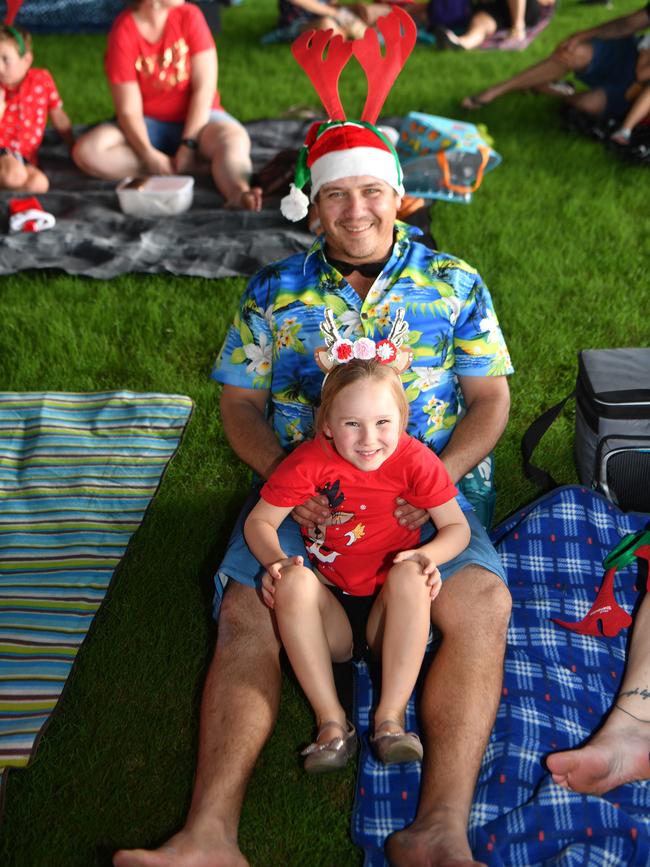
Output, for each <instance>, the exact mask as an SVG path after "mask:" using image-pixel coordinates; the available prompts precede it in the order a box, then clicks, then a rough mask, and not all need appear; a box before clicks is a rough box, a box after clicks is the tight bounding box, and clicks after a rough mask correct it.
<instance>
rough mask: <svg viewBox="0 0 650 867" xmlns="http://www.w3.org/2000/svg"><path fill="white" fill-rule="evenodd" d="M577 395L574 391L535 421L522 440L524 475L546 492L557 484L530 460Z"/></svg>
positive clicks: (547, 473) (548, 474)
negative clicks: (545, 435) (551, 427)
mask: <svg viewBox="0 0 650 867" xmlns="http://www.w3.org/2000/svg"><path fill="white" fill-rule="evenodd" d="M575 395H576V392H575V389H574V390H573V391H572V392H571V394H568V395H567V396H566V397H565V398H563V399H562V400H561V401H560V402H559V403H556V404H555V406H552V407H550V408H549V409H547V410H545V411H544V412H543V413H542V414H541V415H540V416H538V417H537V418H536V419H535V421H534V422H532V424H531V425H530V426H529V428H528V430H527V431H526V433H525V434H524V435H523V437H522V438H521V455H522V457H523V459H524V474H525V476H526V478H527V479H530V480H531V482H535V484H536V485H539V486H540V488H542V489H543V490H544V491H550V490H552V489H553V488H557V482H556V481H555V479H554V478H553V476H552V475H551V474H550V473H549V472H547V471H546V470H543V469H541V467H536V466H535V465H534V464H532V463H531V460H530V459H531V458H532V456H533V452H534V451H535V449H536V448H537V445H538V443H539V441H540V440H541V438H542V437H543V436H544V434H545V433H546V431H547V430H548V429H549V428H550V426H551V425H552V424H553V422H554V421H555V419H556V418H557V417H558V416H559V414H560V413H561V412H562V410H563V409H564V407H565V404H566V403H567V401H569V400H571V398H572V397H575Z"/></svg>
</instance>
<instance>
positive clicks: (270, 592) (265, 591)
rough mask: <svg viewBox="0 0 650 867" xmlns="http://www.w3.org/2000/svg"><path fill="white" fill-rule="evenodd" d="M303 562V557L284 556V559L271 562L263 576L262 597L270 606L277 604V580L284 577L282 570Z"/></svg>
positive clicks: (300, 564)
mask: <svg viewBox="0 0 650 867" xmlns="http://www.w3.org/2000/svg"><path fill="white" fill-rule="evenodd" d="M303 562H304V560H303V558H302V557H297V556H296V557H284V558H283V559H282V560H276V561H275V563H269V565H268V566H267V567H266V572H265V573H264V575H263V576H262V599H263V600H264V603H265V604H266V605H268V606H269V608H273V607H274V606H275V599H274V595H275V582H276V581H279V580H280V578H282V570H283V569H285V568H286V567H287V566H302V564H303Z"/></svg>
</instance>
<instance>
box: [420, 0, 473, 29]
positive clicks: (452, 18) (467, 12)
mask: <svg viewBox="0 0 650 867" xmlns="http://www.w3.org/2000/svg"><path fill="white" fill-rule="evenodd" d="M427 14H428V18H429V30H433V29H434V28H435V27H448V28H449V29H450V30H456V29H458V30H465V29H466V28H467V25H468V24H469V19H470V17H471V15H472V4H471V2H470V0H429V5H428V8H427Z"/></svg>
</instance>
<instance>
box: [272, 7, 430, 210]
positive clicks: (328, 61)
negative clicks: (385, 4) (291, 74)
mask: <svg viewBox="0 0 650 867" xmlns="http://www.w3.org/2000/svg"><path fill="white" fill-rule="evenodd" d="M377 27H378V29H379V31H380V32H381V35H382V37H383V41H384V47H385V52H384V54H383V55H382V53H381V47H380V45H379V38H378V36H377V33H376V31H375V30H373V29H372V28H371V27H368V28H367V29H366V32H365V34H364V36H363V38H362V39H355V40H352V41H350V42H345V41H344V40H343V38H342V37H341V36H332V31H331V30H325V31H315V30H308V31H306V32H305V33H302V34H301V35H300V36H299V37H298V38H297V39H296V41H295V42H294V43H293V45H292V46H291V51H292V53H293V56H294V57H295V58H296V60H297V61H298V63H299V64H300V65H301V66H302V68H303V69H304V70H305V72H306V73H307V75H308V77H309V79H310V81H311V83H312V84H313V86H314V89H315V90H316V93H317V94H318V96H319V97H320V100H321V102H322V103H323V108H324V109H325V111H326V113H327V117H328V119H327V120H326V121H324V122H321V121H317V122H316V123H314V124H312V126H311V127H310V129H309V131H308V133H307V137H306V139H305V143H304V145H303V146H302V148H301V149H300V152H299V154H298V160H297V162H296V172H295V182H294V183H293V184H292V185H291V190H290V192H289V195H288V196H285V197H284V199H282V202H281V204H280V209H281V211H282V213H283V214H284V216H285V217H286V218H287V219H289V220H293V221H294V222H295V221H297V220H301V219H302V218H303V217H305V216H307V209H308V207H309V199H308V198H307V196H306V195H305V194H304V193H303V192H302V188H303V187H304V186H305V185H306V184H307V183H308V182H309V181H311V201H312V202H313V201H314V199H315V198H316V195H317V193H318V190H319V189H320V188H321V187H322V185H323V184H326V183H331V182H332V181H336V180H339V179H340V178H345V177H353V176H355V175H369V176H371V177H374V178H378V179H379V180H382V181H385V182H386V183H387V184H389V185H390V186H391V187H393V189H394V190H395V191H396V192H397V193H398V195H400V196H401V195H404V187H403V185H402V168H401V166H400V163H399V158H398V156H397V152H396V150H395V148H394V146H393V145H392V144H391V142H390V141H389V140H388V139H387V138H386V136H385V135H384V134H383V133H382V132H381V130H379V129H378V128H377V127H376V126H375V123H376V121H377V118H378V117H379V112H380V111H381V109H382V107H383V105H384V102H385V101H386V97H387V96H388V94H389V92H390V89H391V87H392V86H393V84H394V82H395V80H396V78H397V76H398V75H399V74H400V72H401V71H402V69H403V67H404V64H405V63H406V60H407V58H408V56H409V55H410V53H411V51H412V50H413V46H414V45H415V41H416V39H417V27H416V25H415V22H414V21H413V19H412V18H411V16H410V15H409V14H408V13H407V12H405V11H404V10H403V9H401V8H400V7H398V6H396V7H394V8H393V9H392V11H391V12H390V14H389V15H386V16H384V17H383V18H380V19H379V21H378V22H377ZM326 49H327V54H326V53H325V52H326ZM353 54H354V56H355V57H356V58H357V60H358V61H359V63H360V64H361V66H362V68H363V71H364V72H365V74H366V78H367V81H368V93H367V97H366V102H365V105H364V107H363V111H362V112H361V118H360V119H359V120H348V119H346V116H345V111H344V110H343V106H342V105H341V99H340V97H339V91H338V83H339V78H340V77H341V72H342V71H343V68H344V67H345V64H346V63H347V62H348V60H349V59H350V57H351V56H352V55H353Z"/></svg>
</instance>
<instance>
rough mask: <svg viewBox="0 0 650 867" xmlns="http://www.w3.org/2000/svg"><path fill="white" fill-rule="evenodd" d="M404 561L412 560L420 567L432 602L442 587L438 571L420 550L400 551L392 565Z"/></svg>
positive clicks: (427, 556) (429, 558)
mask: <svg viewBox="0 0 650 867" xmlns="http://www.w3.org/2000/svg"><path fill="white" fill-rule="evenodd" d="M405 560H413V561H414V562H416V563H418V564H419V565H420V569H421V570H422V574H423V575H425V576H426V579H427V580H426V585H427V587H428V588H429V591H430V597H431V600H432V601H433V600H434V599H435V598H436V596H437V595H438V593H440V588H441V587H442V579H441V577H440V570H439V569H438V567H437V566H436V564H435V563H434V562H433V560H432V559H431V557H429V555H428V554H427V553H426V552H425V551H423V550H422V549H421V548H410V549H408V550H407V551H400V552H399V554H396V555H395V557H394V559H393V563H403V562H404V561H405Z"/></svg>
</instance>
